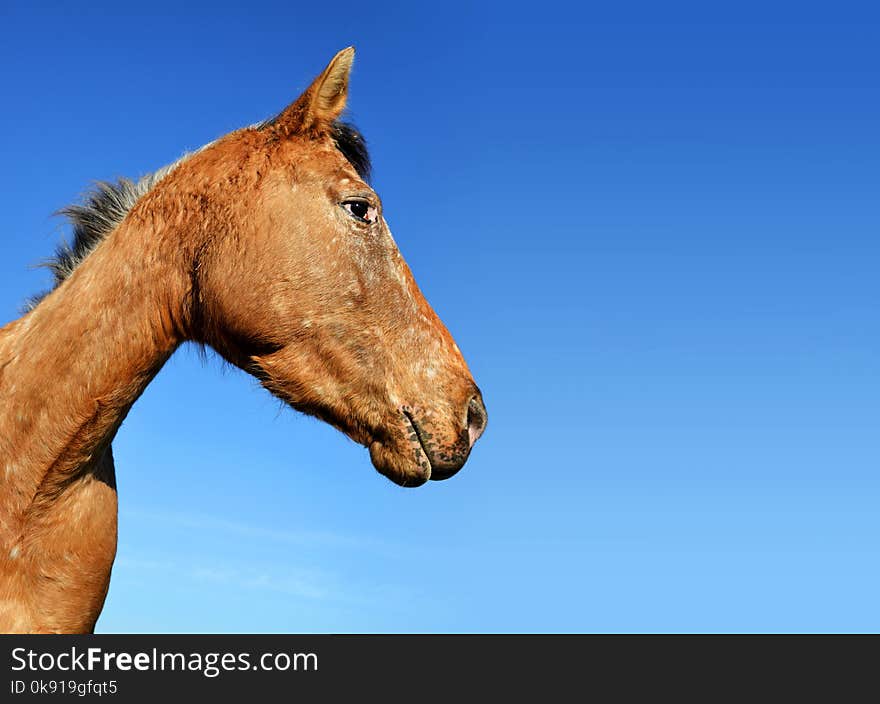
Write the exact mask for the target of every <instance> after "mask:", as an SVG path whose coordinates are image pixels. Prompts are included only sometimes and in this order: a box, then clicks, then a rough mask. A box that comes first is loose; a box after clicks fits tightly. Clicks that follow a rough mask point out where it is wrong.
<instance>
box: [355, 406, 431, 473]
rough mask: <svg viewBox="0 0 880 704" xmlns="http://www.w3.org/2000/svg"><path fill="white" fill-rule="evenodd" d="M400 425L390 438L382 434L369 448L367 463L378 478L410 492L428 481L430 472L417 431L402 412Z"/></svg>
mask: <svg viewBox="0 0 880 704" xmlns="http://www.w3.org/2000/svg"><path fill="white" fill-rule="evenodd" d="M402 421H403V422H401V424H400V426H399V430H398V432H397V433H396V434H395V435H394V436H391V437H389V436H388V435H387V434H386V435H385V436H384V439H374V440H373V441H372V442H371V443H370V444H369V446H368V447H369V450H370V459H371V460H372V462H373V466H374V467H375V468H376V469H377V470H378V472H379V473H380V474H382V475H384V476H385V477H387V478H388V479H390V480H391V481H392V482H394V483H395V484H397V485H398V486H402V487H406V488H414V487H417V486H421V485H422V484H424V483H425V482H427V481H428V480H429V479H431V478H432V476H431V475H432V473H433V468H432V466H431V460H430V458H429V456H428V452H427V450H426V449H425V446H424V444H423V438H422V436H421V435H420V432H421V431H420V430H418V426H417V425H416V423H415V422H414V421H413V419H412V417H411V416H410V415H409V413H407V412H406V411H403V419H402ZM380 437H381V436H380Z"/></svg>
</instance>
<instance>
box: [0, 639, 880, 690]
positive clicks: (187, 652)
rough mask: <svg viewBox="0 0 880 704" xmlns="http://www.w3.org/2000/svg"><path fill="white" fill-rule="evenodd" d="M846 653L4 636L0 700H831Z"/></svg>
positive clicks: (715, 643)
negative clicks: (801, 696) (804, 689)
mask: <svg viewBox="0 0 880 704" xmlns="http://www.w3.org/2000/svg"><path fill="white" fill-rule="evenodd" d="M847 645H849V646H851V645H853V643H852V642H850V643H848V644H847V643H846V642H845V639H844V638H837V637H818V638H816V637H813V638H811V637H803V636H801V637H797V636H791V637H789V636H771V637H751V636H728V637H724V636H477V635H473V636H465V635H448V636H441V635H425V636H415V635H410V636H355V635H278V636H272V635H248V636H245V635H210V636H209V635H177V636H167V635H162V636H159V635H156V636H130V635H119V636H0V647H2V650H3V662H4V663H5V670H4V673H5V678H3V681H2V682H0V701H3V702H7V701H8V702H14V701H18V700H26V699H32V698H34V697H39V698H40V699H45V698H47V697H48V698H51V699H55V700H58V699H67V698H71V697H74V698H77V699H80V700H82V699H84V698H88V699H104V700H111V701H117V702H125V701H142V700H150V701H159V700H160V698H166V699H168V700H169V701H175V702H176V701H187V700H188V698H189V697H194V698H195V697H198V701H203V700H204V698H205V697H221V701H229V700H230V698H236V700H238V701H241V700H243V699H245V698H248V697H257V699H256V700H255V701H263V699H261V697H270V696H271V697H273V698H272V699H270V700H268V701H275V700H276V699H277V698H278V697H280V696H283V697H284V699H283V700H284V701H295V700H297V699H300V698H302V699H303V700H304V701H331V700H335V699H334V697H335V696H337V695H338V696H342V695H345V696H352V695H354V696H358V697H361V698H364V697H365V698H368V699H373V698H377V699H379V700H380V701H386V700H387V698H388V696H389V695H394V698H395V699H400V698H403V697H407V698H413V699H415V700H421V699H424V698H425V697H426V696H427V697H429V698H430V699H431V700H432V701H433V700H434V699H435V698H436V697H437V696H445V697H455V700H456V701H458V700H464V701H469V700H470V699H472V698H473V697H472V695H473V693H474V692H475V691H476V690H477V689H479V691H481V692H489V693H494V694H495V695H500V694H502V693H504V694H518V695H520V697H526V699H527V700H528V699H534V700H536V701H557V700H560V699H563V700H568V699H572V698H575V697H578V698H579V694H583V693H589V692H596V691H597V688H601V691H604V692H606V693H613V694H614V695H616V697H621V696H627V695H633V696H634V695H636V694H640V695H644V694H645V693H646V692H647V693H654V694H657V693H659V692H666V693H674V692H685V691H689V690H690V691H692V690H693V689H694V688H695V686H696V685H697V683H703V682H708V683H709V684H708V685H700V686H701V687H706V686H707V687H708V690H704V689H700V690H699V691H704V693H705V694H707V695H709V694H712V695H713V696H714V695H715V694H718V693H727V694H730V693H732V692H739V693H741V694H750V693H751V694H754V693H758V692H760V693H763V694H765V695H766V694H768V693H770V692H773V691H776V692H777V693H779V694H782V693H785V692H788V693H790V692H791V689H792V687H794V686H798V687H800V686H803V685H808V686H813V685H819V684H821V683H822V681H823V680H824V683H825V684H828V683H830V684H832V685H833V686H834V687H835V691H836V692H837V694H838V695H839V694H840V692H841V688H843V689H846V687H847V686H850V685H853V684H855V683H856V682H858V680H859V679H860V678H861V677H864V676H866V675H869V674H871V675H872V673H873V670H874V667H873V663H874V662H876V657H875V656H874V650H875V649H876V648H877V645H878V641H877V639H875V638H871V639H861V643H860V647H859V648H857V649H856V651H857V652H856V654H855V655H853V653H852V652H850V651H851V650H852V648H847V647H846V646H847ZM842 656H845V657H842ZM837 666H839V667H842V669H837V670H836V671H835V670H834V667H837ZM832 675H833V676H832ZM756 682H760V685H759V686H758V685H757V684H755V683H756ZM756 687H757V688H756ZM814 693H815V691H814Z"/></svg>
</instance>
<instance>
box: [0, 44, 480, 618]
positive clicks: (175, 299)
mask: <svg viewBox="0 0 880 704" xmlns="http://www.w3.org/2000/svg"><path fill="white" fill-rule="evenodd" d="M353 60H354V49H353V48H352V47H349V48H347V49H343V50H342V51H340V52H339V53H338V54H336V55H335V56H334V57H333V59H332V60H331V61H330V63H329V64H328V65H327V66H326V68H325V69H324V70H323V71H322V72H321V73H320V74H319V75H318V76H317V77H316V78H315V79H314V81H313V82H312V83H311V84H310V85H309V87H308V88H307V89H306V90H305V91H304V92H303V93H302V94H301V95H300V96H299V97H298V98H297V99H296V100H295V101H294V102H293V103H291V104H290V105H289V106H288V107H286V108H285V109H284V110H282V111H281V112H280V113H279V114H278V115H277V116H275V117H273V118H271V119H269V120H266V121H265V122H262V123H259V124H256V125H251V126H249V127H245V128H243V129H239V130H236V131H233V132H231V133H229V134H227V135H225V136H223V137H221V138H220V139H218V140H216V141H214V142H212V143H210V144H208V145H206V146H204V147H202V148H201V149H199V150H197V151H194V152H192V153H190V154H187V155H184V156H183V157H182V158H181V159H179V160H178V161H176V162H174V163H173V164H171V165H169V166H166V167H164V168H162V169H160V170H159V171H157V172H155V173H153V174H150V175H148V176H145V177H144V178H142V179H140V180H138V181H129V180H125V179H121V180H119V181H118V182H114V183H103V184H99V185H98V186H97V187H96V188H95V190H94V191H93V192H92V193H91V195H89V196H88V197H87V198H86V199H85V200H84V202H82V203H81V204H79V205H75V206H72V207H70V208H67V209H66V210H65V211H64V212H65V213H66V215H67V216H68V218H69V219H70V220H71V222H72V228H73V242H72V244H71V245H70V246H61V247H60V248H59V250H58V252H57V253H56V255H55V257H54V259H53V260H52V261H51V268H52V269H53V273H54V279H55V287H54V288H53V289H52V290H51V291H50V292H48V293H47V294H45V295H44V296H43V297H42V298H37V299H35V300H34V301H33V302H32V305H31V306H30V309H29V310H27V311H26V312H25V313H24V314H23V315H22V317H20V318H18V319H17V320H13V321H12V322H10V323H8V324H7V325H5V326H4V327H2V328H0V480H2V483H0V630H2V631H3V632H6V633H25V632H32V633H83V632H86V633H88V632H93V631H94V627H95V623H96V621H97V619H98V616H99V615H100V613H101V610H102V608H103V605H104V599H105V597H106V594H107V589H108V587H109V584H110V573H111V569H112V565H113V561H114V558H115V555H116V543H117V493H116V482H115V468H114V464H113V454H112V447H111V442H112V440H113V439H114V436H115V435H116V433H117V431H118V429H119V427H120V425H121V424H122V422H123V420H124V418H125V417H126V414H127V413H128V412H129V410H130V409H131V407H132V404H134V402H135V401H136V400H137V399H138V397H139V396H140V395H141V393H142V392H143V391H144V389H145V388H146V386H147V385H148V384H149V383H150V381H151V380H152V379H153V378H154V377H155V376H156V374H157V373H158V372H159V370H160V369H161V368H162V366H163V364H164V363H165V362H166V361H167V360H168V359H169V357H170V356H171V355H172V354H173V353H174V351H175V350H176V349H177V348H178V347H179V346H180V345H181V344H183V343H184V342H187V341H190V342H194V343H196V344H198V345H201V346H203V347H204V346H209V347H211V348H213V349H214V350H215V351H216V352H217V353H219V355H220V356H222V357H223V358H224V359H225V360H227V361H228V362H230V363H231V364H233V365H235V366H237V367H239V368H241V369H242V370H244V371H246V372H248V373H250V374H252V375H253V376H254V377H256V378H257V379H258V380H259V382H260V383H261V384H262V386H264V387H265V388H266V389H267V390H268V391H270V392H271V393H272V394H274V395H275V396H277V397H278V398H280V399H281V400H282V401H283V402H285V403H286V404H289V405H290V406H292V407H293V408H294V409H296V410H298V411H300V412H303V413H306V414H310V415H313V416H316V417H317V418H319V419H321V420H323V421H325V422H327V423H329V424H331V425H333V426H334V427H336V428H338V429H339V430H340V431H341V432H342V433H344V434H345V435H347V436H348V437H349V438H351V439H353V440H354V441H355V442H357V443H359V444H361V445H363V446H365V447H366V448H367V449H368V450H369V456H370V459H371V461H372V464H373V465H374V467H375V468H376V470H378V472H380V473H381V474H383V475H384V476H385V477H387V478H388V479H390V480H391V481H393V482H395V483H397V484H399V485H401V486H405V487H415V486H419V485H422V484H424V483H425V482H426V481H427V480H429V479H431V480H440V479H446V478H448V477H451V476H452V475H453V474H455V473H456V472H457V471H458V470H459V469H461V467H462V466H463V465H464V463H465V461H466V460H467V459H468V456H469V453H470V451H471V448H472V447H473V445H474V443H475V442H476V441H477V439H478V438H479V437H480V435H481V434H482V433H483V430H484V429H485V426H486V421H487V414H486V408H485V405H484V403H483V400H482V395H481V393H480V390H479V388H478V387H477V385H476V384H475V382H474V379H473V377H472V375H471V373H470V371H469V369H468V366H467V364H466V363H465V361H464V358H463V356H462V353H461V351H460V350H459V348H458V346H457V345H456V343H455V341H454V340H453V338H452V336H451V335H450V333H449V331H448V330H447V328H446V327H445V326H444V324H443V323H442V321H441V320H440V318H439V317H438V316H437V314H436V313H435V312H434V310H433V309H432V308H431V306H430V305H429V304H428V302H427V301H426V300H425V298H424V296H423V295H422V293H421V291H420V289H419V288H418V286H417V284H416V282H415V280H414V278H413V276H412V273H411V272H410V269H409V267H408V266H407V264H406V263H405V261H404V260H403V258H402V256H401V254H400V252H399V250H398V248H397V245H396V243H395V241H394V239H393V238H392V236H391V232H390V230H389V228H388V225H387V223H386V221H385V217H384V214H383V209H382V201H381V199H380V198H379V196H378V195H377V194H376V192H375V191H374V190H373V189H372V188H371V187H370V185H369V171H370V157H369V153H368V151H367V148H366V143H365V141H364V138H363V136H362V135H361V134H360V133H359V132H358V131H357V129H356V128H355V127H354V126H353V125H351V124H350V123H348V122H346V121H343V120H342V118H341V116H342V112H343V110H344V108H345V106H346V101H347V96H348V85H349V77H350V73H351V67H352V63H353Z"/></svg>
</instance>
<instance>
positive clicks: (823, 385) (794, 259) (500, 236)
mask: <svg viewBox="0 0 880 704" xmlns="http://www.w3.org/2000/svg"><path fill="white" fill-rule="evenodd" d="M128 5H133V6H134V9H133V10H132V9H128V7H127V6H128ZM298 5H300V3H289V2H285V3H275V2H259V3H247V4H245V3H240V4H238V5H237V6H236V5H232V4H224V3H211V4H205V5H204V6H199V5H198V4H195V3H180V2H177V3H154V2H151V3H133V4H132V3H119V4H104V3H100V2H92V3H86V4H78V5H76V7H74V6H73V5H71V4H70V3H39V4H38V3H10V2H4V3H3V4H2V5H0V67H2V68H0V71H2V77H3V81H2V92H3V100H2V105H3V110H2V113H0V125H2V129H0V153H2V155H3V162H4V168H3V169H2V171H0V186H2V191H0V193H2V195H0V202H2V203H3V231H2V242H3V248H4V252H5V256H4V257H3V258H2V261H0V294H2V295H0V322H5V321H8V320H11V319H13V318H15V317H17V315H18V309H19V306H20V304H21V302H22V301H23V300H24V299H25V298H26V297H27V296H28V295H29V294H32V293H34V292H36V291H38V290H40V289H42V288H44V287H45V286H46V285H47V283H48V280H49V277H48V274H47V272H46V271H44V270H40V269H34V268H31V266H32V265H33V264H35V263H38V262H39V261H40V260H41V259H42V258H44V257H46V256H47V255H48V254H49V253H50V252H51V251H52V249H53V247H54V246H55V243H56V241H57V240H58V239H59V238H60V237H61V236H63V234H64V233H65V228H64V227H63V224H62V223H61V222H60V221H58V219H56V218H52V217H51V213H52V212H53V211H54V210H56V209H57V208H59V207H61V206H63V205H65V204H67V203H70V202H72V201H75V200H76V199H77V198H78V196H79V194H81V193H82V191H83V190H84V189H85V188H86V187H87V186H88V184H89V182H90V181H92V180H94V179H107V178H113V177H116V176H121V175H128V176H136V175H139V174H142V173H145V172H147V171H150V170H153V169H155V168H157V167H159V166H162V165H163V164H166V163H168V162H169V161H172V160H174V159H175V158H176V157H178V156H179V155H180V154H181V153H182V152H183V151H185V150H187V149H192V148H195V147H198V146H200V145H202V144H204V143H205V142H208V141H210V140H212V139H214V138H216V137H217V136H219V135H221V134H224V133H226V132H228V131H230V130H232V129H234V128H237V127H240V126H242V125H245V124H249V123H252V122H255V121H257V120H260V119H262V118H264V117H267V116H269V115H272V114H274V113H275V112H276V111H278V110H279V109H280V108H281V107H283V106H284V105H285V104H286V103H287V102H289V101H290V100H292V99H293V98H295V97H296V96H297V95H298V93H299V91H300V90H301V89H302V88H304V87H305V86H306V85H307V84H308V82H309V81H310V80H311V78H312V77H313V76H314V75H315V74H316V73H317V72H319V71H320V70H321V69H322V68H323V67H324V65H325V64H326V62H327V61H328V60H329V59H330V57H331V56H332V55H333V54H334V53H335V52H336V51H337V50H338V49H340V48H342V47H344V46H347V45H349V44H354V45H356V47H357V51H358V54H357V59H356V65H355V70H354V74H353V77H352V85H351V94H350V103H349V105H350V108H351V111H350V117H351V118H353V119H354V120H355V121H356V122H357V123H358V125H359V126H360V127H361V129H362V131H363V132H364V134H365V135H366V137H367V139H368V141H369V143H370V145H371V148H372V153H373V159H374V163H375V177H374V185H375V187H376V189H377V190H378V191H379V193H380V194H381V195H382V197H383V200H384V203H385V210H386V216H387V219H388V221H389V224H390V226H391V228H392V231H393V232H394V235H395V238H396V239H397V241H398V243H399V245H400V248H401V250H402V252H403V254H404V256H405V258H406V259H407V261H408V262H409V264H410V266H411V267H412V269H413V272H414V274H415V276H416V279H417V280H418V282H419V284H420V285H421V287H422V289H423V291H424V293H425V295H426V297H427V298H428V300H429V301H430V302H431V303H432V304H433V306H434V307H435V308H436V310H437V311H438V313H439V314H440V316H441V317H442V318H443V320H444V321H445V322H446V324H447V326H448V327H449V328H450V330H451V331H452V333H453V335H454V336H455V337H456V339H457V341H458V343H459V345H460V347H461V348H462V350H463V351H464V353H465V356H466V358H467V359H468V362H469V364H470V366H471V369H472V371H473V372H474V375H475V377H476V379H477V382H478V383H479V384H480V386H481V388H482V390H483V394H484V396H485V399H486V404H487V407H488V409H489V416H490V420H489V428H488V430H487V432H486V435H485V436H484V438H483V440H481V441H480V443H479V444H478V446H477V447H476V448H475V450H474V453H473V455H472V457H471V459H470V461H469V463H468V465H467V466H466V468H465V469H464V470H463V471H462V472H461V473H460V474H459V475H457V476H456V477H455V478H454V479H452V480H450V481H447V482H442V483H431V484H429V485H427V486H425V487H423V488H421V489H418V490H415V491H412V490H404V489H401V488H399V487H397V486H394V485H392V484H391V483H390V482H388V481H387V480H385V479H384V478H382V477H381V476H379V475H378V474H376V472H375V471H374V470H373V469H372V466H371V465H370V462H369V458H368V456H367V453H366V451H365V450H363V449H362V448H360V447H359V446H356V445H355V444H353V443H352V442H350V441H348V440H347V439H345V438H344V437H343V436H342V435H341V434H339V433H338V432H336V431H335V430H333V429H331V428H329V427H328V426H325V425H323V424H321V423H320V422H318V421H316V420H313V419H310V418H306V417H304V416H301V415H299V414H297V413H295V412H293V411H291V410H287V409H282V408H281V406H280V404H279V403H278V402H277V401H276V400H275V399H273V398H271V397H270V396H269V395H268V394H267V393H266V392H265V391H263V390H262V389H260V388H259V386H258V385H257V383H256V382H255V381H254V380H252V379H251V378H250V377H248V376H246V375H245V374H244V373H242V372H240V371H238V370H234V369H230V368H228V367H224V365H223V364H221V363H220V362H219V361H218V359H217V358H216V357H215V356H214V355H211V356H210V357H209V360H208V363H207V364H205V363H204V362H203V361H201V360H200V359H199V356H198V354H197V353H196V351H195V350H194V349H191V348H189V347H185V348H183V349H181V350H180V351H179V352H178V353H177V354H176V355H175V356H174V357H173V358H172V360H171V361H170V362H169V363H168V364H167V366H166V367H165V369H164V370H163V371H162V372H161V373H160V374H159V376H158V377H157V378H156V380H155V381H154V382H153V384H152V385H151V386H150V387H149V388H148V390H147V391H146V393H145V394H144V396H143V397H142V398H141V400H140V401H139V402H138V403H137V404H136V405H135V407H134V409H133V410H132V412H131V414H130V415H129V417H128V419H127V420H126V422H125V424H124V425H123V427H122V429H121V431H120V433H119V435H118V438H117V440H116V442H115V444H114V448H115V455H116V462H117V473H118V483H119V493H120V503H121V514H120V541H119V553H118V557H117V562H116V566H115V568H114V572H113V581H112V584H111V588H110V594H109V597H108V600H107V604H106V608H105V611H104V613H103V615H102V617H101V619H100V620H99V622H98V630H99V631H100V632H118V631H148V632H165V631H182V632H192V631H195V632H225V631H251V632H272V631H282V632H287V631H310V632H325V631H329V632H350V631H392V632H396V631H405V632H409V631H417V632H421V631H456V632H459V631H464V632H474V631H475V632H480V631H752V630H758V631H779V630H783V631H825V630H854V631H863V630H866V631H877V630H880V604H878V600H877V594H878V593H880V433H878V421H880V394H878V391H880V388H878V372H880V364H878V352H880V326H878V322H880V320H878V318H880V314H878V310H880V308H878V305H880V286H878V264H880V261H878V260H880V238H878V235H880V201H878V195H880V132H878V124H880V94H878V90H877V86H878V69H880V31H878V21H880V17H878V14H877V11H876V10H865V9H863V8H859V7H856V6H848V7H847V6H845V5H844V4H834V5H833V6H832V5H828V4H825V5H824V9H821V10H816V9H813V6H812V5H810V4H805V3H797V4H796V5H795V4H793V5H791V6H788V5H786V4H783V3H773V4H772V8H771V7H769V4H768V3H760V4H758V3H755V4H750V3H746V4H743V3H737V4H736V5H735V6H730V7H727V8H725V9H723V10H722V9H719V8H718V7H716V5H715V4H708V5H707V4H706V3H699V4H692V5H685V4H676V3H672V4H670V3H662V4H660V3H644V4H639V3H613V7H612V4H609V3H577V4H572V5H560V4H555V3H552V2H549V3H548V2H541V3H534V4H530V5H528V6H525V5H524V6H521V7H518V6H516V5H515V4H512V3H504V4H497V5H492V4H486V3H479V4H473V5H458V6H456V5H454V4H450V3H445V2H444V3H434V4H431V5H426V4H423V3H410V4H406V5H384V4H382V3H376V2H370V3H346V2H333V3H325V4H323V5H322V4H320V3H319V4H317V5H315V4H311V3H309V4H302V7H298ZM710 5H711V7H710ZM120 8H122V9H120Z"/></svg>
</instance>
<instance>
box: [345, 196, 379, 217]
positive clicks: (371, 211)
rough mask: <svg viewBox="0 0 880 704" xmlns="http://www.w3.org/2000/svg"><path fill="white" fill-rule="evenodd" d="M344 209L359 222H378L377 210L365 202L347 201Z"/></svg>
mask: <svg viewBox="0 0 880 704" xmlns="http://www.w3.org/2000/svg"><path fill="white" fill-rule="evenodd" d="M342 207H343V208H345V209H346V210H347V211H348V212H349V213H350V214H351V215H353V216H354V217H356V218H357V219H358V220H363V221H364V222H376V209H375V208H374V207H373V206H372V205H370V204H369V203H368V202H367V201H365V200H347V201H345V202H344V203H343V204H342Z"/></svg>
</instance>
